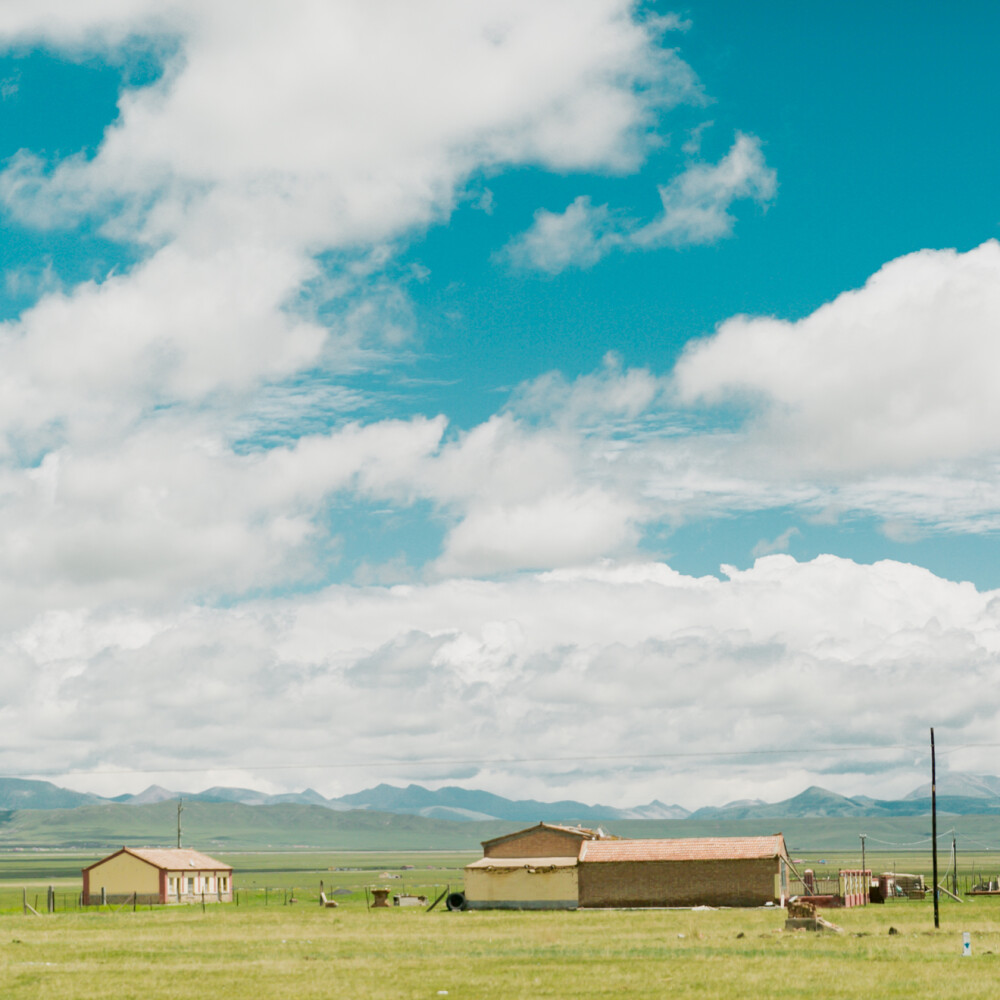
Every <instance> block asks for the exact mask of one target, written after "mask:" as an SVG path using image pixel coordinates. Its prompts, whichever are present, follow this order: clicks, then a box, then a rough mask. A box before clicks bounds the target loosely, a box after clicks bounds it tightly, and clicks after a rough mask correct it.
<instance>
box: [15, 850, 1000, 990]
mask: <svg viewBox="0 0 1000 1000" xmlns="http://www.w3.org/2000/svg"><path fill="white" fill-rule="evenodd" d="M99 856H100V855H99V853H94V852H52V853H50V852H31V853H20V852H19V853H9V854H4V855H0V910H2V911H3V912H2V913H0V996H2V997H3V998H4V1000H7V998H11V1000H20V998H28V997H31V998H36V997H45V998H51V1000H61V998H73V1000H87V998H91V997H94V998H96V997H102V998H103V997H109V996H113V997H121V998H132V997H135V998H140V997H142V998H147V997H153V998H159V997H162V998H178V1000H180V998H200V997H205V998H209V997H211V998H213V1000H218V998H223V1000H224V998H228V997H232V998H236V997H243V996H244V995H246V994H248V993H249V994H250V995H251V996H252V997H253V998H254V1000H265V998H272V997H274V998H279V997H280V998H285V997H294V998H303V1000H310V998H319V997H324V998H327V997H337V998H340V997H349V998H359V1000H363V998H369V997H371V998H375V997H380V998H383V997H403V998H408V997H439V996H447V997H448V998H449V1000H454V998H486V997H493V998H506V997H565V998H580V997H612V996H636V997H649V996H653V997H659V996H664V997H666V996H671V997H674V996H680V997H688V996H690V997H712V998H716V997H733V998H737V997H740V998H742V997H799V996H801V995H802V994H803V992H808V993H814V994H816V995H818V996H822V997H824V998H826V997H859V998H860V997H870V996H879V997H897V996H898V997H908V998H914V997H928V998H930V997H933V998H941V997H951V996H955V997H959V996H961V997H965V998H976V997H993V996H995V994H996V980H997V976H998V974H1000V897H987V898H969V899H966V901H965V902H963V903H957V902H954V901H952V900H950V899H944V900H943V901H942V903H941V906H940V914H941V928H940V929H939V930H935V929H934V925H933V905H932V903H931V900H930V898H929V897H928V899H927V900H925V901H922V902H920V901H914V900H900V901H895V902H890V903H887V904H885V905H883V906H869V907H866V908H859V909H852V910H838V911H829V913H828V914H827V916H828V917H829V918H830V919H831V920H833V921H834V922H836V923H837V924H838V925H839V926H840V927H841V928H842V932H841V933H831V932H826V933H821V934H814V933H809V932H805V931H797V932H789V931H785V930H784V919H785V913H784V911H783V910H781V909H779V908H777V907H774V908H764V909H753V910H704V911H692V910H633V911H621V910H608V911H577V912H553V913H528V912H523V913H509V912H467V913H449V912H447V911H446V910H444V909H443V904H442V906H439V907H438V908H437V909H435V910H434V911H432V912H426V911H425V910H424V909H420V908H414V909H410V908H389V909H370V908H369V905H368V903H369V899H370V896H369V895H368V893H367V892H366V890H370V888H371V887H372V886H375V885H380V886H384V887H386V888H388V889H390V890H391V891H392V892H400V891H407V892H413V893H420V894H425V895H427V896H428V897H429V898H433V896H434V895H435V894H436V893H437V892H440V891H441V890H443V889H444V887H445V886H446V885H450V886H451V888H453V889H455V888H459V887H460V886H461V878H462V866H463V865H464V864H465V863H466V862H467V861H468V860H470V859H471V858H473V857H475V856H476V855H475V854H474V853H465V852H463V853H456V852H433V851H421V852H391V853H389V852H381V853H377V852H337V853H324V852H266V853H233V854H228V855H225V860H226V861H227V862H228V863H230V864H232V865H233V866H234V871H235V875H234V880H235V884H236V887H237V891H238V896H239V904H238V905H237V904H235V903H234V904H229V905H219V904H214V905H213V904H208V905H206V906H205V907H204V909H203V908H202V907H201V905H193V906H181V907H138V908H136V909H135V910H134V911H133V909H132V907H131V906H129V905H125V906H119V907H106V908H91V909H89V910H83V911H81V910H79V909H78V908H77V907H76V904H75V901H74V898H75V896H76V894H78V893H79V890H80V874H79V872H80V867H81V866H82V865H83V864H89V863H90V862H91V861H93V860H96V858H97V857H99ZM856 860H857V859H855V858H854V857H853V856H851V855H847V854H845V855H841V856H827V855H815V854H809V855H804V856H802V861H803V863H804V865H805V866H808V867H813V868H814V870H816V871H817V874H821V873H823V874H825V871H826V870H829V871H831V872H834V871H836V869H837V868H838V867H849V866H853V865H854V864H855V862H856ZM866 860H867V861H868V862H869V863H870V864H871V866H872V867H873V868H875V869H876V870H883V869H885V868H886V867H888V866H889V865H890V864H891V863H892V862H893V861H895V862H896V867H897V868H898V869H899V870H904V871H910V872H923V873H927V874H929V870H930V856H929V854H926V853H919V854H917V853H913V854H908V855H902V856H899V857H896V858H893V857H891V856H890V855H886V854H874V853H870V854H869V855H868V856H867V858H866ZM824 861H825V862H826V864H825V865H822V864H821V862H824ZM960 861H962V862H963V864H961V865H960V867H959V881H960V884H961V883H962V881H963V880H964V878H966V877H971V875H972V872H973V870H975V871H976V872H977V873H978V872H981V871H983V870H988V869H989V868H990V867H991V866H993V865H995V864H996V863H997V862H998V861H1000V859H998V858H997V857H996V855H995V854H992V853H984V854H982V855H972V854H968V855H966V856H965V857H964V858H960ZM943 869H944V858H943V857H942V872H943ZM994 874H995V873H994ZM321 882H322V885H323V889H324V891H326V892H327V893H329V894H331V895H332V894H333V893H337V895H334V896H333V897H332V898H335V899H336V900H337V901H338V903H339V906H338V907H337V908H336V909H324V908H322V907H320V906H319V905H318V902H319V892H320V883H321ZM49 885H52V886H53V887H54V889H55V891H56V896H57V912H56V913H55V914H47V913H44V905H45V899H46V891H47V887H48V886H49ZM23 896H27V897H28V900H29V902H31V903H32V905H35V900H36V899H37V900H38V903H39V906H37V907H36V908H41V909H42V911H43V912H42V915H41V916H34V915H32V914H30V913H29V914H28V915H24V914H23V913H22V908H21V901H22V897H23ZM60 900H62V901H63V902H65V904H66V905H65V906H60ZM890 928H893V929H894V930H895V931H896V933H892V934H890ZM963 931H968V932H969V933H970V934H971V937H972V955H971V957H968V958H966V957H963V956H962V932H963Z"/></svg>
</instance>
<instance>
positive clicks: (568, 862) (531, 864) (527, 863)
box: [465, 858, 576, 868]
mask: <svg viewBox="0 0 1000 1000" xmlns="http://www.w3.org/2000/svg"><path fill="white" fill-rule="evenodd" d="M465 867H466V868H575V867H576V858H480V859H479V860H478V861H473V862H472V863H471V864H468V865H466V866H465Z"/></svg>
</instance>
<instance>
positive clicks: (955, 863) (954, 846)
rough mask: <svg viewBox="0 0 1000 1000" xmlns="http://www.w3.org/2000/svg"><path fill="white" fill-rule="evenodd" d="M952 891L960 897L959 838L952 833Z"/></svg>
mask: <svg viewBox="0 0 1000 1000" xmlns="http://www.w3.org/2000/svg"><path fill="white" fill-rule="evenodd" d="M951 891H952V892H953V893H954V894H955V895H956V896H957V895H958V838H957V836H956V835H955V831H954V830H953V831H952V833H951Z"/></svg>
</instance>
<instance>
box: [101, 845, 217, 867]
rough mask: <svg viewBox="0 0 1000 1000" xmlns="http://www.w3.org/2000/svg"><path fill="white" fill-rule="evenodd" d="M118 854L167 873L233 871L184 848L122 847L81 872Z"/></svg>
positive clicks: (212, 859)
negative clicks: (129, 855) (208, 870)
mask: <svg viewBox="0 0 1000 1000" xmlns="http://www.w3.org/2000/svg"><path fill="white" fill-rule="evenodd" d="M119 854H131V855H132V856H133V857H136V858H139V859H140V860H141V861H145V862H147V863H148V864H151V865H152V866H153V867H154V868H161V869H165V870H169V871H199V870H201V871H204V870H206V869H210V870H211V871H232V870H233V869H232V866H231V865H226V864H223V863H222V862H221V861H216V860H215V858H210V857H209V856H208V855H207V854H202V853H201V851H192V850H190V849H189V848H186V847H123V848H122V849H121V850H120V851H115V853H114V854H109V855H108V856H107V857H106V858H101V860H100V861H95V862H94V863H93V864H92V865H88V866H87V867H86V868H84V869H83V870H84V871H89V870H90V869H91V868H96V867H97V866H98V865H102V864H104V862H105V861H110V860H111V859H112V858H116V857H118V855H119Z"/></svg>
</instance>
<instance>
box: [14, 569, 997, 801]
mask: <svg viewBox="0 0 1000 1000" xmlns="http://www.w3.org/2000/svg"><path fill="white" fill-rule="evenodd" d="M6 657H7V660H8V662H10V663H13V662H19V663H21V664H22V667H21V668H20V669H19V673H18V676H19V677H20V680H19V681H18V683H17V684H16V685H15V686H14V689H13V693H12V694H11V696H10V697H9V698H8V699H7V700H6V702H5V705H4V707H3V708H2V709H0V720H2V723H3V725H4V731H5V733H6V734H7V739H6V740H5V749H4V751H3V758H2V760H0V765H2V766H3V767H4V769H5V770H12V771H20V770H24V769H32V768H34V769H38V770H47V769H50V768H53V767H57V768H60V767H67V766H68V765H71V764H73V765H79V766H80V767H82V768H87V767H91V768H93V767H114V766H122V765H126V766H136V767H148V768H164V769H165V770H169V769H170V768H171V767H172V766H173V767H182V766H197V765H199V764H202V763H204V764H206V765H208V766H210V767H211V768H213V769H215V770H218V771H223V772H225V771H228V772H242V773H245V774H247V775H248V777H249V778H250V779H252V780H251V783H253V784H260V783H262V782H263V781H266V780H268V779H270V780H271V781H281V782H287V783H288V784H290V785H302V784H312V785H316V786H318V787H320V788H321V789H323V790H326V791H328V792H333V791H337V790H340V791H346V790H351V789H355V788H357V787H361V786H362V785H365V784H368V783H372V782H375V781H377V780H383V779H386V780H388V779H392V778H395V779H396V780H407V779H412V780H420V779H421V778H424V779H426V778H427V777H428V772H429V771H430V772H431V773H430V775H429V776H430V777H447V774H442V773H441V769H440V768H437V769H428V768H427V767H421V766H419V764H418V765H417V766H415V767H406V766H400V767H398V768H396V769H395V770H392V769H389V770H386V769H380V770H373V769H370V768H366V767H365V766H364V762H365V761H366V760H368V761H372V760H385V758H386V757H387V756H391V757H393V758H397V759H400V760H408V759H412V760H417V761H419V760H420V758H433V759H440V758H442V757H444V758H453V759H455V760H467V759H469V758H471V757H475V758H483V757H490V758H506V757H567V756H572V757H578V756H586V755H588V754H592V755H594V756H595V757H599V756H602V755H608V756H611V755H623V756H624V758H625V759H624V760H619V761H599V760H594V761H576V762H567V763H563V764H558V763H538V764H522V765H512V766H508V767H504V766H502V765H493V766H491V767H490V768H489V769H487V770H486V771H485V772H484V773H480V774H477V775H475V777H474V780H472V779H470V783H471V784H474V785H482V784H490V786H491V787H494V788H496V789H497V790H500V791H507V792H514V793H515V794H519V795H522V796H524V795H537V796H541V797H552V796H554V795H557V794H558V795H560V796H563V795H565V796H571V795H582V796H583V797H584V798H587V797H592V796H596V797H600V798H603V799H605V800H606V801H609V802H610V803H611V804H615V805H625V804H635V803H637V802H640V801H646V800H649V799H651V798H653V797H657V798H661V799H665V800H667V801H680V802H681V803H683V804H687V805H688V806H695V805H698V804H703V803H706V802H721V801H726V800H728V799H732V798H737V797H745V796H746V795H747V794H749V793H754V794H763V793H766V794H767V795H768V796H769V797H773V798H777V797H780V796H783V795H787V794H792V793H795V792H797V791H800V790H801V788H802V787H804V786H805V785H806V784H809V783H813V782H815V783H819V784H823V785H826V786H833V787H834V788H837V789H839V790H841V791H843V792H855V793H856V792H861V791H865V792H867V793H869V794H877V793H878V792H879V791H880V789H887V790H888V789H889V788H890V786H892V789H893V790H894V791H896V792H901V791H905V790H907V789H906V787H905V786H906V785H907V784H912V785H916V784H918V783H920V781H922V780H923V777H922V775H923V768H922V765H921V766H920V767H918V768H917V769H914V768H913V766H912V762H913V760H914V756H915V754H916V756H917V757H919V756H920V755H921V754H922V752H923V747H924V745H925V742H926V731H927V726H928V725H929V724H934V725H935V726H936V727H937V732H938V737H939V740H940V742H941V744H942V745H943V746H955V745H957V744H959V743H974V742H990V741H992V740H993V739H994V734H995V729H996V725H997V724H998V722H1000V719H998V718H997V714H996V708H995V706H991V703H990V702H989V700H988V699H987V700H986V701H984V700H983V699H982V698H980V697H978V696H977V692H982V691H983V690H990V689H991V688H992V687H993V686H995V685H996V683H997V682H998V681H1000V598H998V595H997V594H996V593H995V592H991V593H979V592H977V591H976V590H975V589H974V588H973V587H972V586H970V585H968V584H954V583H950V582H948V581H945V580H941V579H939V578H936V577H934V576H933V575H932V574H930V573H929V572H927V571H926V570H922V569H918V568H916V567H913V566H906V565H903V564H900V563H891V562H883V563H877V564H875V565H874V566H861V565H857V564H855V563H853V562H850V561H848V560H844V559H837V558H834V557H829V556H827V557H821V558H819V559H816V560H814V561H812V562H809V563H797V562H795V560H793V559H791V558H790V557H788V556H770V557H767V558H764V559H761V560H758V562H757V564H756V565H755V566H754V567H753V568H752V569H750V570H746V571H743V572H736V571H733V572H732V573H731V574H730V578H729V579H727V580H722V581H720V580H716V579H714V578H703V579H693V578H690V577H685V576H682V575H680V574H677V573H675V572H673V571H671V570H670V569H669V568H668V567H666V566H663V565H662V564H655V563H653V564H593V565H591V566H589V567H586V568H582V569H578V570H562V571H558V572H550V573H545V574H540V575H533V576H521V577H518V578H515V579H511V580H507V581H504V582H484V581H468V580H466V581H461V580H445V581H440V582H437V583H433V584H425V585H408V586H399V587H393V588H355V587H334V588H330V589H328V590H326V591H324V592H323V593H321V594H317V595H314V596H313V597H312V598H309V599H305V600H303V599H297V600H295V601H267V602H257V603H254V604H252V605H244V606H243V607H241V608H238V609H232V610H224V609H219V610H205V609H201V610H198V609H189V610H187V611H184V612H171V613H169V614H166V615H161V616H158V617H143V616H136V615H134V614H131V615H118V616H114V617H109V616H106V615H100V614H83V615H77V616H75V617H73V618H72V620H70V619H66V620H64V621H62V622H61V623H60V622H57V621H54V620H53V619H52V618H51V617H49V618H47V619H39V621H38V622H37V623H36V624H34V625H33V626H31V627H28V628H25V629H23V630H21V631H19V632H18V633H17V634H15V635H13V636H11V637H10V638H9V639H8V643H7V652H6ZM123 677H127V678H128V683H127V684H123V683H122V678H123ZM817 692H821V693H822V694H821V702H820V707H821V710H817ZM890 704H891V705H892V706H893V711H892V712H891V713H889V714H886V712H885V706H886V705H890ZM223 705H224V706H225V708H226V710H225V711H219V707H220V706H223ZM930 705H933V711H932V712H931V714H930V715H928V706H930ZM28 706H31V710H30V711H28V710H27V707H28ZM98 712H99V713H100V714H101V715H102V716H103V717H106V718H108V719H109V720H113V722H112V723H110V724H109V725H108V726H102V727H100V728H99V729H95V727H94V726H93V721H92V720H93V718H94V715H95V713H98ZM151 718H153V719H155V720H156V722H157V729H158V730H160V731H164V732H169V733H170V734H171V739H170V740H169V741H162V742H157V741H155V740H150V738H149V732H148V726H149V720H150V719H151ZM40 719H41V720H44V725H39V720H40ZM442 720H446V723H447V724H442ZM293 729H294V731H295V732H296V733H297V740H296V743H297V745H301V746H304V747H308V753H300V752H299V751H297V750H296V749H295V748H294V747H293V746H290V745H289V743H288V741H287V733H288V732H289V731H291V730H293ZM53 731H55V732H59V733H60V736H61V739H60V741H58V742H55V741H52V740H51V739H49V738H48V735H47V734H48V733H50V732H53ZM40 733H45V734H46V738H45V739H40V738H39V734H40ZM389 734H391V736H392V739H391V743H389V744H387V742H386V740H387V736H388V735H389ZM852 744H854V745H858V746H860V747H862V748H866V747H870V746H871V745H875V746H876V747H878V746H888V745H894V744H904V745H911V746H912V747H914V748H915V750H912V751H908V752H907V753H903V754H901V753H900V752H898V751H892V750H869V749H862V750H859V751H857V752H856V753H850V752H846V751H845V752H836V753H830V752H824V751H823V750H822V748H823V747H830V746H845V745H852ZM178 746H183V747H184V748H185V750H184V753H183V755H178V752H177V747H178ZM11 747H18V748H20V749H18V750H16V751H12V750H11V749H9V748H11ZM470 747H474V748H475V750H474V752H470ZM776 747H777V748H780V747H792V748H794V747H804V748H812V750H811V752H810V754H809V755H808V756H806V757H804V756H803V755H802V754H801V753H795V754H790V755H788V756H787V757H785V758H782V757H781V756H778V757H770V756H756V757H755V756H753V755H752V754H751V755H750V756H740V752H744V751H745V752H749V751H755V750H765V749H771V748H776ZM720 752H733V753H734V755H735V756H734V757H733V758H722V759H719V758H712V757H707V758H706V757H688V756H684V755H686V754H692V753H707V754H718V753H720ZM671 753H676V754H680V755H681V756H679V757H676V758H673V759H662V760H656V759H643V755H647V754H671ZM967 753H970V754H971V757H970V758H969V759H968V760H967V761H965V762H964V764H963V766H968V767H969V768H970V769H976V768H981V769H985V770H988V769H989V768H990V767H991V766H992V765H991V764H990V763H989V758H988V757H984V756H983V754H985V753H988V751H974V750H973V751H967ZM317 755H319V756H321V757H324V758H326V759H329V760H335V761H336V762H338V763H354V764H357V765H358V767H357V769H356V770H350V771H347V772H344V771H339V770H338V771H336V772H330V771H323V770H315V769H312V770H311V769H310V765H312V764H314V763H315V761H316V758H317ZM286 763H287V764H292V765H299V766H300V767H301V770H299V771H297V772H292V773H291V774H288V775H285V774H282V775H281V777H280V778H278V777H276V776H275V775H274V774H273V773H270V772H268V771H266V770H263V771H260V772H257V773H256V774H255V773H254V768H253V765H255V764H256V765H258V766H259V765H261V764H286ZM883 768H891V769H892V773H891V774H883V773H882V769H883ZM455 770H461V771H462V772H463V773H465V774H468V773H469V771H470V769H469V768H468V767H463V768H456V769H455ZM866 774H867V776H866ZM258 776H259V778H258ZM120 780H121V779H119V781H120ZM133 780H134V782H135V783H141V782H142V780H143V778H142V777H141V776H137V777H136V778H134V779H133ZM198 781H199V777H198V776H192V777H189V778H188V779H187V781H186V784H188V785H193V784H195V783H196V782H198ZM210 782H211V779H208V780H206V781H204V782H203V783H205V784H208V783H210ZM76 783H77V784H78V785H79V784H80V783H81V782H80V779H77V782H76ZM900 785H902V786H903V787H900Z"/></svg>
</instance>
